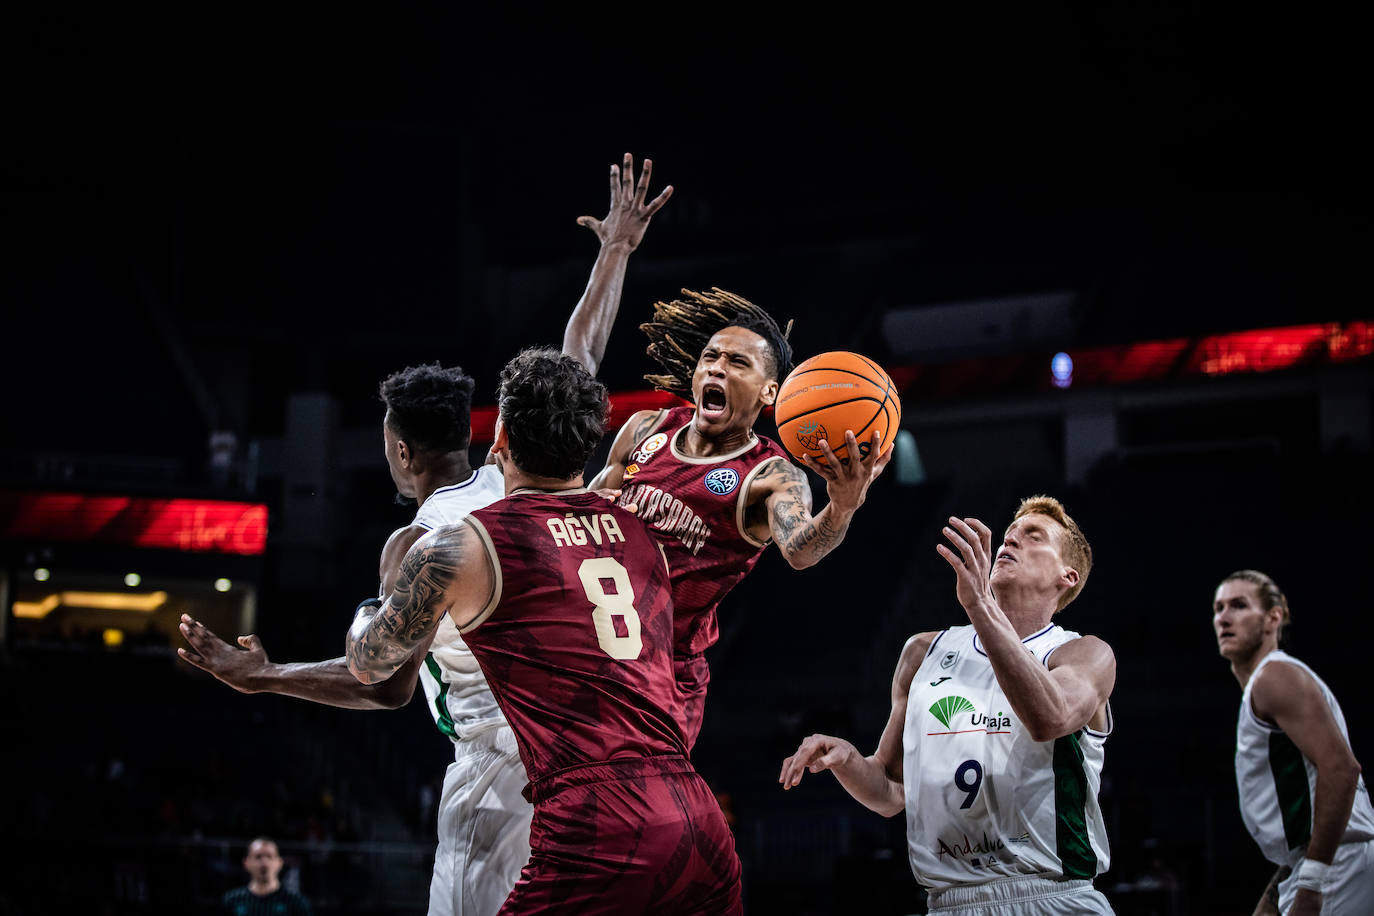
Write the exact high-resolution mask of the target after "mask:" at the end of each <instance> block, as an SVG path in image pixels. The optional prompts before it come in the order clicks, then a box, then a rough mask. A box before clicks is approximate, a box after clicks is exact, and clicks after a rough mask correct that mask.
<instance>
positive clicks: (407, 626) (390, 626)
mask: <svg viewBox="0 0 1374 916" xmlns="http://www.w3.org/2000/svg"><path fill="white" fill-rule="evenodd" d="M495 582H496V579H495V576H494V574H493V572H492V567H491V561H490V560H489V559H488V557H487V552H486V550H485V549H484V548H483V546H482V544H481V541H480V540H479V538H478V536H477V533H476V532H475V531H474V530H473V528H472V526H470V525H467V524H457V525H448V526H445V527H443V528H436V529H435V530H434V531H432V532H430V533H429V534H427V535H425V536H424V537H423V538H421V539H420V540H418V541H416V542H415V544H414V546H412V547H411V548H410V550H409V551H407V552H406V556H405V560H403V561H402V563H401V572H400V575H399V576H398V577H397V579H396V588H395V590H394V591H393V592H392V593H391V597H390V598H388V599H387V601H386V603H384V604H383V605H382V606H381V607H380V608H372V607H362V608H359V610H358V614H357V616H356V617H355V618H354V619H353V625H352V626H351V627H349V630H348V642H347V646H346V648H345V652H344V655H345V657H346V658H347V659H348V670H349V671H350V672H351V673H352V674H353V676H354V677H355V678H357V679H358V680H359V681H361V682H363V683H364V684H374V683H376V682H378V681H383V680H386V679H387V678H389V677H391V675H392V674H394V673H395V672H396V671H397V670H398V669H399V668H401V667H402V666H403V665H404V664H405V663H406V661H407V660H408V659H410V658H412V657H413V656H414V655H416V654H417V652H420V651H422V649H423V647H424V646H426V645H428V644H429V642H430V640H432V639H433V638H434V632H435V629H436V628H437V627H438V625H439V620H440V618H441V617H442V615H443V614H445V613H447V614H449V615H450V616H452V617H453V622H454V623H455V624H456V625H457V626H459V627H463V626H465V625H466V624H467V623H468V622H470V621H471V620H472V619H473V618H474V617H476V616H477V615H478V614H479V613H480V612H481V611H482V610H483V609H484V608H485V607H486V605H487V603H488V601H489V600H490V599H491V595H492V590H493V588H494V586H495Z"/></svg>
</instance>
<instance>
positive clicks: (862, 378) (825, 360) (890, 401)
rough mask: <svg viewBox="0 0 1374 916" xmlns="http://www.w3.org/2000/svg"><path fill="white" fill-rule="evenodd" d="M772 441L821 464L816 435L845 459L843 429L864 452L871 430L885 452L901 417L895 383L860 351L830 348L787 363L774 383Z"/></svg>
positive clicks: (867, 449) (818, 441)
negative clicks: (790, 364)
mask: <svg viewBox="0 0 1374 916" xmlns="http://www.w3.org/2000/svg"><path fill="white" fill-rule="evenodd" d="M773 416H774V417H776V418H777V421H778V441H779V442H781V443H782V447H783V448H785V449H787V450H788V451H789V452H791V453H792V455H793V457H795V458H797V459H798V460H800V459H801V456H802V455H810V456H811V457H812V458H814V459H816V460H817V461H819V462H820V463H821V464H825V458H824V457H823V454H824V453H823V452H822V451H821V446H820V442H821V440H822V439H824V440H826V442H827V443H828V444H829V445H830V448H831V450H832V451H834V453H835V457H836V458H838V459H840V463H841V464H848V463H849V447H848V446H847V445H846V444H845V441H844V434H845V431H846V430H852V431H853V432H854V438H855V439H858V440H859V454H860V455H861V456H865V455H867V454H868V451H869V448H870V443H871V441H872V439H873V431H874V430H875V429H876V430H878V431H879V432H881V433H882V434H883V438H882V444H881V446H880V448H881V449H882V451H883V452H886V451H887V450H888V449H889V448H891V447H892V443H893V441H894V440H895V439H896V437H897V429H898V427H899V426H900V425H901V422H902V402H901V400H900V399H899V398H898V397H897V386H895V385H893V384H892V379H890V378H888V375H887V373H886V372H884V371H883V368H882V367H881V366H879V365H878V364H877V363H875V362H874V361H873V360H871V359H869V358H868V357H866V356H860V355H859V354H858V353H850V352H848V351H845V350H833V351H831V352H829V353H821V354H819V355H817V356H813V357H811V358H810V359H808V360H807V361H806V362H804V363H802V364H801V365H799V366H797V368H795V369H793V370H792V372H791V374H790V375H788V376H787V378H786V379H784V380H783V383H782V387H781V388H779V389H778V400H777V402H776V404H775V405H774V408H773Z"/></svg>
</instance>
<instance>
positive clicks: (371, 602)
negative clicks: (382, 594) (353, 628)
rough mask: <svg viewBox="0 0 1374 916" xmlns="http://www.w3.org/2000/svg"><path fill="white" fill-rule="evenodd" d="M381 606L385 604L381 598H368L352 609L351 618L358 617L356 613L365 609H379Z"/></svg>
mask: <svg viewBox="0 0 1374 916" xmlns="http://www.w3.org/2000/svg"><path fill="white" fill-rule="evenodd" d="M383 604H385V602H384V601H382V599H381V598H368V599H367V600H366V601H359V602H358V606H357V607H355V608H354V609H353V616H354V617H356V616H358V612H359V611H361V610H362V609H363V608H365V607H373V608H379V607H381V606H382V605H383Z"/></svg>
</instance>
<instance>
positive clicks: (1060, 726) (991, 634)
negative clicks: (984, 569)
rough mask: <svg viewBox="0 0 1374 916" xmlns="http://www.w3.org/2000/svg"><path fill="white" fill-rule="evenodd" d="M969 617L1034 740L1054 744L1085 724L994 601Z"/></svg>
mask: <svg viewBox="0 0 1374 916" xmlns="http://www.w3.org/2000/svg"><path fill="white" fill-rule="evenodd" d="M968 615H969V620H970V621H971V622H972V623H973V628H974V630H976V631H977V633H978V639H979V641H980V642H981V643H982V644H983V651H985V652H986V653H987V655H988V662H989V663H990V664H991V665H992V671H993V674H994V675H996V677H997V683H998V685H999V686H1000V687H1001V688H1002V692H1003V693H1004V694H1005V695H1006V697H1007V703H1008V705H1010V706H1011V708H1012V711H1013V712H1015V713H1016V717H1017V718H1018V719H1019V720H1020V721H1021V724H1022V725H1024V726H1025V728H1026V730H1027V731H1028V732H1029V733H1030V736H1031V738H1033V739H1034V740H1036V741H1052V740H1053V739H1055V738H1059V737H1062V736H1064V735H1067V734H1070V733H1071V732H1073V731H1075V730H1076V729H1077V728H1079V727H1080V726H1081V725H1082V723H1081V722H1074V721H1073V720H1074V711H1073V707H1072V704H1071V703H1070V701H1069V697H1067V696H1066V695H1065V693H1064V689H1063V687H1062V686H1061V685H1060V684H1059V683H1058V682H1057V681H1056V680H1055V679H1054V677H1053V676H1052V675H1051V674H1050V672H1049V669H1047V668H1046V667H1045V665H1044V664H1042V663H1041V662H1040V660H1039V659H1037V658H1036V657H1035V656H1033V655H1031V654H1030V653H1029V652H1027V651H1026V647H1025V645H1024V644H1023V643H1022V642H1021V637H1020V636H1019V635H1017V633H1016V628H1015V627H1013V626H1012V625H1011V621H1010V620H1008V619H1007V616H1006V614H1004V613H1003V612H1002V609H1001V608H999V607H997V605H996V604H995V603H992V602H985V603H980V604H978V605H976V606H975V607H974V608H973V609H971V610H969V612H968Z"/></svg>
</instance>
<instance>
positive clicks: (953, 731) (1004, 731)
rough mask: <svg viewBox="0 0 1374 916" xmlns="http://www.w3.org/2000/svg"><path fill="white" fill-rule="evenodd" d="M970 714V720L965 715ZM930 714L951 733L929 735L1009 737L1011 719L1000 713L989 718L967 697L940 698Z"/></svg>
mask: <svg viewBox="0 0 1374 916" xmlns="http://www.w3.org/2000/svg"><path fill="white" fill-rule="evenodd" d="M964 713H969V717H968V719H967V720H966V719H964V717H963V714H964ZM930 714H931V715H932V716H934V717H935V718H937V719H939V720H940V724H941V725H943V726H944V727H945V728H947V729H949V731H943V732H927V733H926V734H928V735H959V734H963V733H964V732H986V733H987V734H989V735H1009V734H1011V732H1010V731H1009V729H1010V728H1011V719H1010V718H1009V717H1007V716H1004V715H1002V713H1000V712H999V713H998V714H997V715H995V716H989V715H987V714H985V713H981V712H979V711H978V707H976V706H974V705H973V704H972V703H971V702H969V701H968V699H967V698H965V697H958V696H947V697H940V699H938V700H936V701H935V702H934V703H933V704H932V705H931V707H930Z"/></svg>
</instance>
